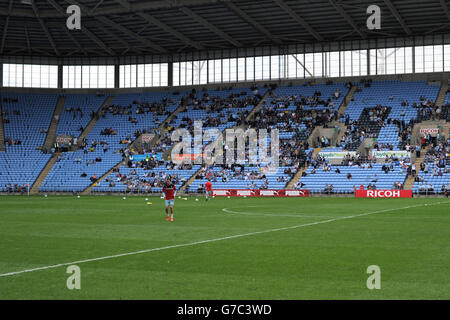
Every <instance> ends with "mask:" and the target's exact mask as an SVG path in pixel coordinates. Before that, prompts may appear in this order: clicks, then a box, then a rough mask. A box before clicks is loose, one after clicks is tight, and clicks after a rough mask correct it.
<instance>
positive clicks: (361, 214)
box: [0, 201, 450, 277]
mask: <svg viewBox="0 0 450 320" xmlns="http://www.w3.org/2000/svg"><path fill="white" fill-rule="evenodd" d="M449 202H450V201H445V202H435V203H431V204H430V203H426V204H419V205H413V206H406V207H401V208H391V209H383V210H378V211H372V212H366V213H360V214H355V215H350V216H345V217H337V218H333V219H327V220H321V221H315V222H309V223H304V224H299V225H294V226H290V227H281V228H275V229H268V230H262V231H254V232H248V233H242V234H235V235H231V236H225V237H220V238H215V239H206V240H201V241H195V242H188V243H180V244H175V245H170V246H165V247H159V248H150V249H145V250H139V251H133V252H125V253H120V254H115V255H109V256H103V257H98V258H90V259H84V260H77V261H72V262H65V263H59V264H54V265H49V266H43V267H37V268H32V269H25V270H19V271H14V272H8V273H3V274H0V277H8V276H13V275H18V274H23V273H29V272H34V271H40V270H48V269H55V268H59V267H64V266H70V265H74V264H75V265H76V264H81V263H87V262H94V261H101V260H107V259H115V258H120V257H126V256H132V255H138V254H144V253H150V252H156V251H162V250H168V249H174V248H182V247H190V246H195V245H199V244H204V243H213V242H218V241H224V240H230V239H237V238H243V237H249V236H254V235H259V234H265V233H271V232H278V231H286V230H293V229H298V228H303V227H309V226H315V225H319V224H325V223H330V222H334V221H340V220H347V219H353V218H357V217H363V216H367V215H371V214H377V213H383V212H389V211H396V210H404V209H409V208H416V207H423V206H433V205H439V204H442V203H449Z"/></svg>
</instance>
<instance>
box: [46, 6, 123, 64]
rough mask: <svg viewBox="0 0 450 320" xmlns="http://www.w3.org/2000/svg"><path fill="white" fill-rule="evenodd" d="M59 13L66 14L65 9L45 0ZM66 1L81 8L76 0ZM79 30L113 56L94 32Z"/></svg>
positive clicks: (85, 29)
mask: <svg viewBox="0 0 450 320" xmlns="http://www.w3.org/2000/svg"><path fill="white" fill-rule="evenodd" d="M47 1H48V2H49V3H50V4H51V5H52V6H53V7H54V8H55V9H56V10H57V11H58V12H59V13H60V14H61V15H63V16H64V17H65V16H66V11H65V10H64V9H63V8H62V7H61V6H60V5H59V4H58V3H56V2H55V1H54V0H47ZM67 2H69V3H71V4H76V5H78V6H80V9H81V10H83V9H82V7H84V6H82V5H79V4H78V3H77V2H76V1H70V0H68V1H67ZM81 31H82V32H83V33H85V34H86V35H87V36H88V37H89V38H90V39H91V40H92V41H94V42H95V43H96V44H97V45H98V46H99V47H100V48H102V49H103V50H105V51H106V52H107V53H108V54H109V55H111V56H114V55H115V52H114V51H112V50H111V49H109V48H108V47H107V46H106V45H105V44H104V43H103V42H102V41H101V40H100V39H99V38H98V37H97V36H96V35H95V34H93V33H92V32H91V31H89V29H88V28H86V27H83V28H81Z"/></svg>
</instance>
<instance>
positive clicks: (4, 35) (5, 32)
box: [0, 0, 13, 54]
mask: <svg viewBox="0 0 450 320" xmlns="http://www.w3.org/2000/svg"><path fill="white" fill-rule="evenodd" d="M12 4H13V2H12V0H9V5H8V16H7V17H6V21H5V28H4V29H3V34H2V43H1V44H0V54H2V53H3V49H4V48H5V41H6V35H7V34H8V25H9V15H10V14H11V9H12Z"/></svg>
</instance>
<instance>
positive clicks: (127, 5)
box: [114, 0, 205, 50]
mask: <svg viewBox="0 0 450 320" xmlns="http://www.w3.org/2000/svg"><path fill="white" fill-rule="evenodd" d="M114 1H115V2H117V3H118V4H120V5H121V6H122V7H124V8H125V9H126V10H127V11H131V6H132V5H131V3H129V2H128V1H127V0H114ZM136 14H137V15H138V16H140V17H141V18H143V19H144V20H146V21H148V22H150V23H152V24H154V25H157V26H158V27H160V28H161V29H163V30H164V31H166V32H168V33H170V34H172V35H174V36H175V37H177V38H178V39H180V40H181V41H183V42H184V43H186V44H188V45H190V46H191V47H194V48H196V49H197V50H202V49H205V48H204V47H203V46H202V45H200V44H198V43H197V42H195V41H192V40H191V39H189V38H188V37H186V36H184V35H183V34H181V33H180V32H178V31H177V30H175V29H173V28H172V27H170V26H168V25H167V24H165V23H163V22H162V21H160V20H158V19H156V18H155V17H153V16H151V15H149V14H147V13H144V12H142V11H139V12H136Z"/></svg>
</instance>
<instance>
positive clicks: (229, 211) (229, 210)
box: [222, 208, 332, 218]
mask: <svg viewBox="0 0 450 320" xmlns="http://www.w3.org/2000/svg"><path fill="white" fill-rule="evenodd" d="M222 211H223V212H228V213H233V214H242V215H248V216H268V217H295V218H332V216H319V215H317V216H305V215H301V214H271V213H257V212H237V211H233V210H231V209H228V208H223V209H222Z"/></svg>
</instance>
